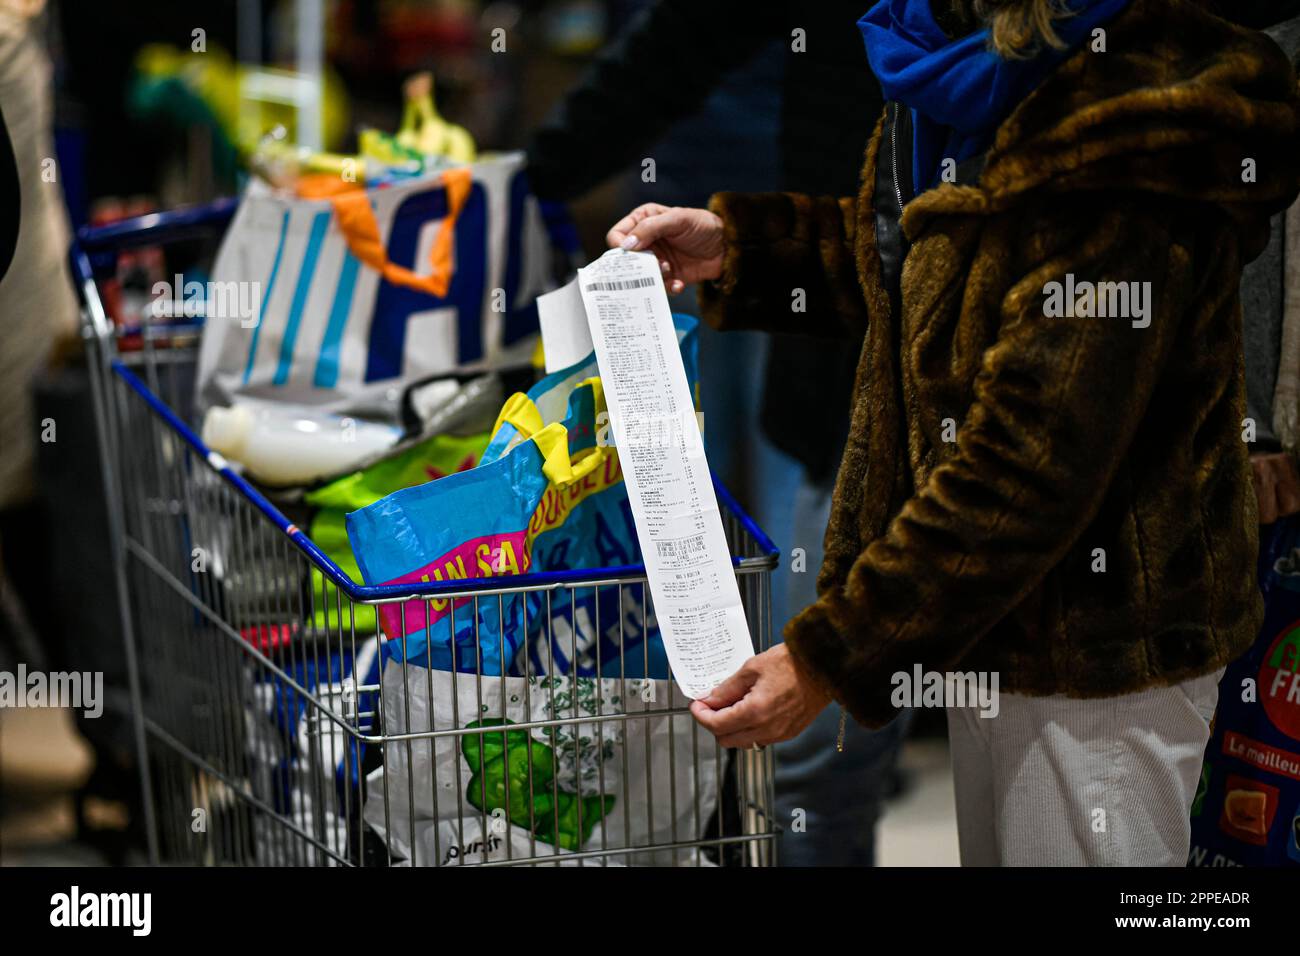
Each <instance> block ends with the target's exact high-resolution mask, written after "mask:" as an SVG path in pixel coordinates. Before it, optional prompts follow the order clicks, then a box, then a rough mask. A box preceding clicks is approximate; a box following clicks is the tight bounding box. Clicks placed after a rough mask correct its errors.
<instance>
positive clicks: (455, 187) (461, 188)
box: [330, 167, 474, 298]
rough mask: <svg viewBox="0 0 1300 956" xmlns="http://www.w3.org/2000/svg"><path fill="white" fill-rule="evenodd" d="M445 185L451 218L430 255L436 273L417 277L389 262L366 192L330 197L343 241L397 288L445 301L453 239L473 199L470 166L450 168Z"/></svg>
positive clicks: (447, 218)
mask: <svg viewBox="0 0 1300 956" xmlns="http://www.w3.org/2000/svg"><path fill="white" fill-rule="evenodd" d="M441 179H442V185H443V188H444V189H446V190H447V215H446V216H445V217H443V220H442V223H441V224H440V225H439V226H438V234H437V235H436V236H435V237H434V239H433V249H432V250H431V252H430V254H429V260H430V264H431V265H432V266H433V271H432V272H431V273H429V275H427V276H421V275H416V274H415V273H414V272H412V271H411V270H410V269H407V268H406V267H405V266H399V265H397V264H396V263H394V262H389V261H388V254H387V253H386V252H385V251H384V244H383V242H382V241H381V240H380V238H379V223H378V222H376V221H375V211H374V209H372V208H371V206H370V196H369V195H368V194H367V193H366V192H365V191H364V190H358V191H356V192H345V193H341V194H340V195H337V196H333V197H331V198H330V202H331V204H332V205H333V206H334V215H335V217H337V219H338V224H339V231H341V232H342V233H343V241H344V242H346V243H347V244H348V249H349V250H351V252H352V254H353V255H354V256H356V257H357V259H358V260H360V261H361V262H364V263H365V264H366V265H368V266H369V267H370V268H372V269H374V270H375V271H376V272H378V273H380V274H381V275H382V276H383V277H384V278H385V279H387V280H388V281H389V282H391V283H393V285H401V286H406V287H407V288H409V289H415V290H417V291H419V292H427V293H428V294H429V295H434V296H437V297H438V298H442V297H444V296H445V295H446V294H447V289H448V288H449V287H450V286H451V271H452V263H451V249H452V238H453V237H454V235H455V232H456V217H457V216H459V215H460V211H461V209H462V208H463V207H464V205H465V200H466V199H468V198H469V190H470V186H471V185H472V183H473V181H474V177H473V174H472V173H471V172H470V170H469V168H468V167H457V168H456V169H448V170H446V171H444V172H443V174H442V177H441Z"/></svg>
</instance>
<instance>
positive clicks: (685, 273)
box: [605, 202, 723, 295]
mask: <svg viewBox="0 0 1300 956" xmlns="http://www.w3.org/2000/svg"><path fill="white" fill-rule="evenodd" d="M605 241H606V242H607V243H609V246H610V248H623V249H627V250H629V251H631V252H636V251H646V250H648V251H650V252H653V253H654V254H655V257H656V258H657V259H658V260H659V268H660V269H661V270H662V271H663V274H664V285H665V286H666V287H667V289H668V291H669V292H671V293H672V294H673V295H677V294H678V293H679V292H681V291H682V290H683V289H685V288H686V286H687V285H688V284H689V283H692V282H704V281H707V280H709V279H716V278H718V276H720V275H722V251H723V236H722V220H721V219H719V218H718V217H717V216H716V215H714V214H713V213H711V212H709V211H708V210H707V209H688V208H685V207H682V206H661V205H659V203H654V202H651V203H646V204H645V205H644V206H637V207H636V208H635V209H633V210H632V211H631V212H630V213H628V214H627V215H626V216H624V217H623V218H622V219H620V220H619V221H618V222H617V223H615V224H614V228H613V229H611V230H610V231H609V232H607V233H606V234H605Z"/></svg>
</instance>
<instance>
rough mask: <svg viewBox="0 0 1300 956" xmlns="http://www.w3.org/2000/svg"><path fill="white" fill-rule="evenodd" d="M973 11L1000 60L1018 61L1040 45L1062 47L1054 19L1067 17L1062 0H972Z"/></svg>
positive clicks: (1054, 47)
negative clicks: (989, 35)
mask: <svg viewBox="0 0 1300 956" xmlns="http://www.w3.org/2000/svg"><path fill="white" fill-rule="evenodd" d="M974 11H975V15H976V16H977V17H979V19H980V20H981V21H982V22H983V23H984V24H986V25H987V26H988V27H989V30H990V32H991V34H992V40H991V45H992V47H993V51H994V52H995V53H997V54H998V56H1001V57H1002V58H1003V59H1007V60H1022V59H1025V58H1026V57H1030V56H1033V55H1034V54H1035V53H1037V52H1038V51H1039V50H1041V49H1042V48H1043V47H1051V48H1052V49H1054V50H1063V49H1065V45H1066V44H1065V41H1064V40H1062V39H1061V36H1060V34H1058V33H1057V32H1056V21H1057V20H1060V19H1062V18H1063V17H1068V16H1071V13H1070V11H1069V9H1068V8H1067V7H1066V0H974Z"/></svg>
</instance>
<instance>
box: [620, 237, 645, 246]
mask: <svg viewBox="0 0 1300 956" xmlns="http://www.w3.org/2000/svg"><path fill="white" fill-rule="evenodd" d="M639 245H641V240H640V238H638V237H637V236H628V237H627V238H626V239H624V240H623V242H622V247H623V248H624V249H635V248H636V247H637V246H639Z"/></svg>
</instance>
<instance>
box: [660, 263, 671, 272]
mask: <svg viewBox="0 0 1300 956" xmlns="http://www.w3.org/2000/svg"><path fill="white" fill-rule="evenodd" d="M671 268H672V266H670V265H669V264H668V261H667V260H664V261H663V262H661V263H659V271H660V272H667V271H668V270H669V269H671Z"/></svg>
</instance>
